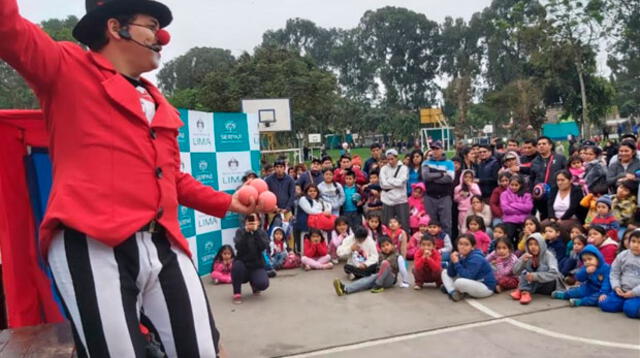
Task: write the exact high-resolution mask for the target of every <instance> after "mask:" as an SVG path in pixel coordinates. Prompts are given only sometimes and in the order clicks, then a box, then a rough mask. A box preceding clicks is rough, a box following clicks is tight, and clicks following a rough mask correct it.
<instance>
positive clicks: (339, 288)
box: [333, 278, 347, 296]
mask: <svg viewBox="0 0 640 358" xmlns="http://www.w3.org/2000/svg"><path fill="white" fill-rule="evenodd" d="M333 288H334V289H335V290H336V295H338V296H344V295H346V294H347V293H346V292H344V284H343V283H342V281H340V279H338V278H336V279H335V280H333Z"/></svg>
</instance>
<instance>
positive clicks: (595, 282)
mask: <svg viewBox="0 0 640 358" xmlns="http://www.w3.org/2000/svg"><path fill="white" fill-rule="evenodd" d="M586 253H589V254H591V255H594V256H595V257H597V258H598V268H597V269H596V271H595V272H594V273H591V274H590V273H587V267H586V266H582V267H581V268H580V269H579V270H578V272H576V280H578V281H580V282H582V284H581V286H582V287H583V289H584V290H585V293H586V294H587V295H591V294H595V293H599V294H605V295H606V294H608V293H609V292H610V291H611V283H610V282H609V271H610V270H611V267H610V266H609V264H607V263H606V262H605V261H604V256H602V253H600V250H598V248H597V247H595V246H593V245H587V246H585V248H584V249H582V251H581V252H580V260H582V256H584V254H586Z"/></svg>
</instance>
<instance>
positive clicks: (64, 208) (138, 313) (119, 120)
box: [0, 0, 255, 357]
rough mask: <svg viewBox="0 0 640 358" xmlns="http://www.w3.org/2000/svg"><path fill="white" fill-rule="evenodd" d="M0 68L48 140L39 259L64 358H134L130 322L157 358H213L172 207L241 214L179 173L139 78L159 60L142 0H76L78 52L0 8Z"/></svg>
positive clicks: (146, 1)
mask: <svg viewBox="0 0 640 358" xmlns="http://www.w3.org/2000/svg"><path fill="white" fill-rule="evenodd" d="M0 18H2V22H0V38H2V39H11V41H0V58H1V59H3V60H5V61H6V62H8V63H9V64H10V65H11V66H12V67H14V68H15V69H16V70H17V71H18V72H19V73H20V74H21V75H22V76H23V77H24V78H25V79H26V80H27V81H28V83H29V85H30V86H31V87H32V89H33V90H34V92H35V93H36V95H37V96H38V99H39V101H40V104H41V107H42V109H43V113H44V118H45V121H46V124H47V128H48V130H49V151H50V154H51V159H52V164H53V186H52V189H51V195H50V198H49V202H48V208H47V212H46V216H45V218H44V220H43V222H42V226H41V228H40V238H41V246H42V250H43V255H44V256H45V257H46V258H47V262H48V263H49V266H50V268H51V272H52V274H53V279H54V283H55V285H56V288H57V290H58V292H59V294H60V297H61V298H62V301H63V303H64V307H65V310H66V313H67V315H68V317H69V318H70V320H71V322H72V328H73V333H74V339H75V343H76V346H77V351H78V356H79V357H85V356H88V355H89V356H92V357H144V356H145V354H146V353H145V350H146V341H145V338H144V336H143V335H142V334H141V333H140V329H139V323H140V321H141V320H143V321H144V322H147V323H145V326H147V327H148V328H150V329H151V330H152V331H154V332H155V333H157V335H156V336H157V337H158V338H159V339H160V341H161V343H162V346H163V348H164V351H165V353H166V354H167V356H169V357H215V356H217V355H218V352H219V350H218V342H219V337H220V335H219V333H218V331H217V329H216V326H215V323H214V320H213V317H212V315H211V312H210V309H209V305H208V302H207V298H206V296H205V293H204V291H203V288H202V284H201V282H200V279H199V277H198V275H197V273H196V271H195V268H194V266H193V264H192V262H191V260H190V258H189V255H190V253H189V245H188V243H187V241H186V239H185V238H184V237H183V236H182V233H181V232H180V228H179V224H178V219H177V212H178V210H177V208H178V204H181V205H184V206H188V207H192V208H194V209H196V210H199V211H201V212H204V213H206V214H209V215H213V216H216V217H220V218H221V217H224V216H225V214H226V213H227V211H233V212H238V213H250V212H253V211H254V210H255V202H254V201H253V200H251V202H250V203H249V205H245V204H242V203H241V202H240V201H239V200H238V197H237V195H234V196H231V195H228V194H225V193H223V192H217V191H215V190H213V189H212V188H210V187H207V186H205V185H203V184H201V183H199V182H198V181H196V180H195V179H194V178H193V177H191V176H190V175H188V174H185V173H182V172H181V171H180V157H179V151H178V144H177V141H176V136H177V135H178V128H179V127H181V126H182V122H181V121H180V118H179V116H178V112H177V111H176V109H175V108H173V107H172V106H171V105H170V104H169V103H168V102H167V100H166V99H165V98H164V96H163V95H162V94H161V93H160V92H159V91H158V89H157V88H156V87H155V86H154V85H152V84H151V83H150V82H148V81H147V80H145V79H144V78H142V77H141V75H142V74H143V73H146V72H149V71H152V70H154V69H156V68H157V67H158V65H159V64H160V58H161V51H162V46H163V45H166V44H167V43H168V41H169V34H168V33H167V32H166V31H165V30H163V28H164V27H166V26H167V25H169V24H170V23H171V21H172V15H171V11H170V10H169V8H168V7H166V6H165V5H163V4H161V3H158V2H156V1H151V0H99V1H93V0H87V14H86V15H85V16H84V17H83V18H82V19H81V20H80V22H79V23H78V25H77V26H76V27H75V29H74V30H73V35H74V37H75V38H76V39H77V40H78V41H80V42H81V43H83V44H84V45H86V46H87V47H88V48H89V51H87V50H85V49H84V48H82V47H80V46H78V45H76V44H73V43H68V42H55V41H53V40H52V39H51V38H50V37H49V36H48V35H47V34H46V33H45V32H44V31H43V30H42V29H41V28H39V27H38V26H36V25H34V24H32V23H31V22H29V21H27V20H26V19H24V18H22V17H21V16H20V14H19V12H18V6H17V1H16V0H0Z"/></svg>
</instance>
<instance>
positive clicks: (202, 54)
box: [158, 47, 236, 95]
mask: <svg viewBox="0 0 640 358" xmlns="http://www.w3.org/2000/svg"><path fill="white" fill-rule="evenodd" d="M235 61H236V59H235V57H233V55H232V54H231V51H229V50H224V49H221V48H211V47H194V48H192V49H190V50H189V51H187V53H185V54H184V55H182V56H179V57H177V58H175V59H173V60H171V61H169V62H167V63H166V64H165V65H164V67H163V68H162V69H161V70H160V72H159V73H158V86H159V88H160V89H161V90H162V91H164V92H165V93H166V94H168V95H172V94H173V93H174V92H176V91H181V90H186V89H192V88H197V87H199V86H200V84H201V82H202V80H203V79H204V78H205V76H206V75H207V74H208V73H210V72H212V71H225V70H227V69H228V68H230V67H231V66H233V64H234V63H235Z"/></svg>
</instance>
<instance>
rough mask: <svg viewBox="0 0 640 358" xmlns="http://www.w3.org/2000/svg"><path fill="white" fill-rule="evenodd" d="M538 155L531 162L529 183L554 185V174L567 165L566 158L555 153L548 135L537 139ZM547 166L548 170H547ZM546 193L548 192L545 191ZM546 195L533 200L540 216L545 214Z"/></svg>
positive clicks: (532, 185) (532, 184)
mask: <svg viewBox="0 0 640 358" xmlns="http://www.w3.org/2000/svg"><path fill="white" fill-rule="evenodd" d="M537 148H538V155H537V156H536V158H535V159H534V160H533V161H532V162H531V172H530V178H531V179H530V183H531V188H534V187H535V186H536V185H538V184H540V183H546V184H549V185H550V186H551V187H555V180H554V178H555V177H556V174H557V173H558V172H559V171H560V170H562V169H565V168H566V167H567V159H566V158H565V157H564V155H562V154H558V153H555V145H554V143H553V141H552V140H551V138H549V137H545V136H542V137H539V138H538V141H537ZM547 167H549V168H548V171H547ZM547 194H548V193H547ZM547 199H548V195H544V196H543V197H542V198H539V199H535V200H534V201H533V204H534V207H535V208H536V209H537V210H538V211H539V212H540V217H545V218H546V217H548V215H547Z"/></svg>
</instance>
